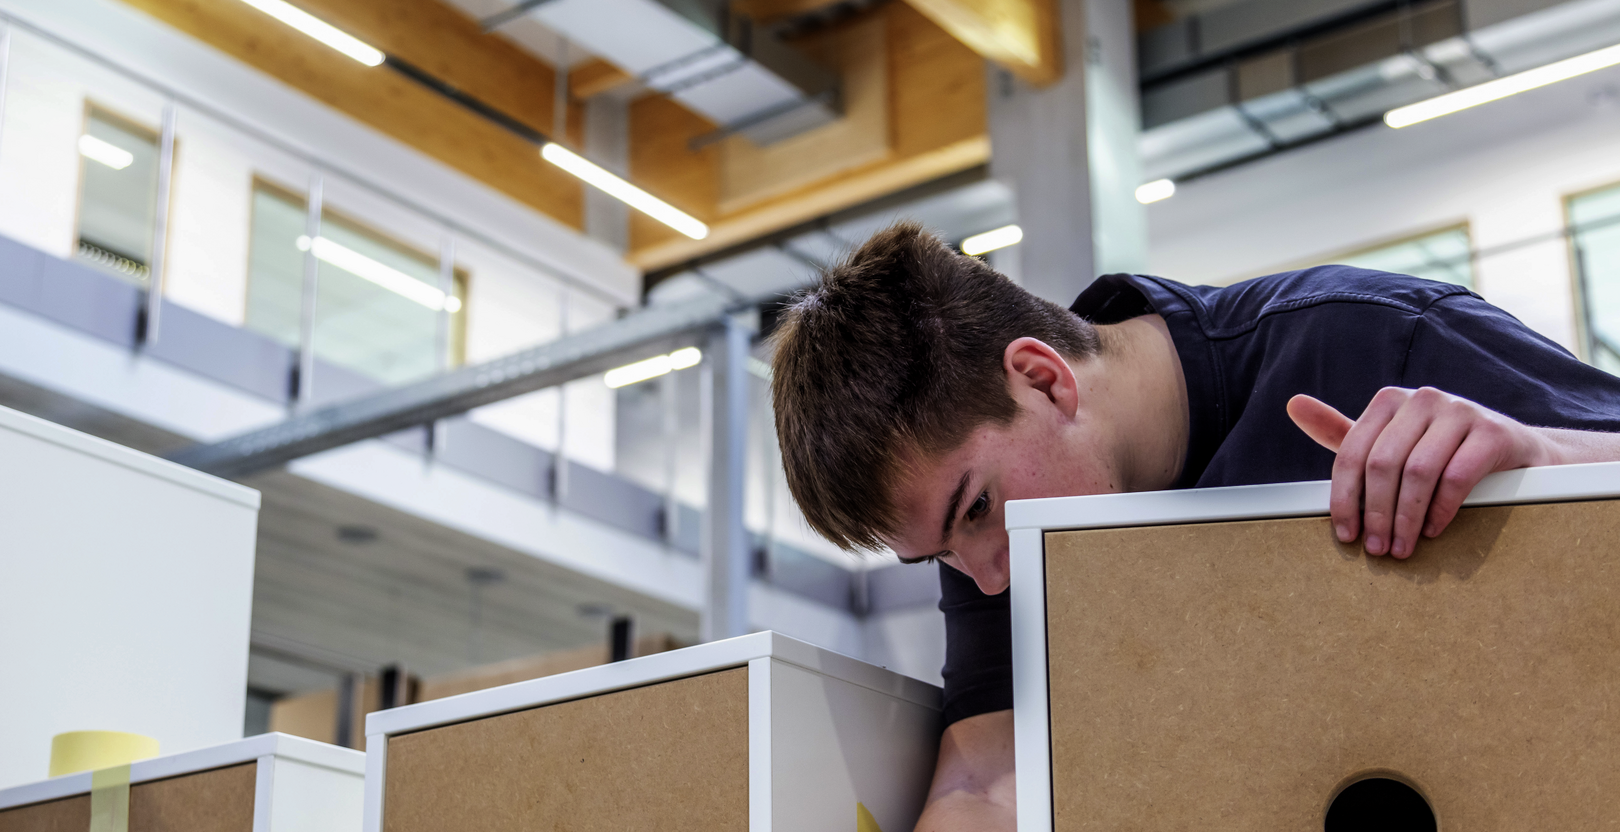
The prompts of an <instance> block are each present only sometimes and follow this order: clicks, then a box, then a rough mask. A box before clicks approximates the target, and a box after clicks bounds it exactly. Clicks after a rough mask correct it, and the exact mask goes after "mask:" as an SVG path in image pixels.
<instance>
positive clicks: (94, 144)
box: [74, 109, 158, 285]
mask: <svg viewBox="0 0 1620 832" xmlns="http://www.w3.org/2000/svg"><path fill="white" fill-rule="evenodd" d="M78 143H79V156H80V157H81V158H80V164H81V168H82V170H83V176H82V177H81V178H80V192H79V229H78V231H79V235H78V236H79V244H78V246H77V249H76V250H75V252H74V256H75V258H76V259H78V260H80V261H83V262H85V263H89V264H91V265H93V266H95V267H96V268H98V269H101V270H103V271H105V272H107V273H109V274H113V275H116V276H118V277H120V278H123V279H125V280H128V281H130V282H133V283H136V284H139V285H145V284H146V281H147V266H148V264H149V263H150V261H151V258H152V234H153V229H154V225H155V213H156V207H155V206H156V205H157V184H158V137H157V134H156V133H155V132H154V131H150V130H146V129H144V128H142V127H140V126H138V125H135V124H132V123H130V122H128V121H125V120H123V119H120V118H118V117H116V116H113V115H111V114H109V113H106V112H104V111H101V110H96V109H92V110H91V111H90V114H89V117H88V118H86V120H85V128H84V133H82V134H81V135H80V136H79V139H78Z"/></svg>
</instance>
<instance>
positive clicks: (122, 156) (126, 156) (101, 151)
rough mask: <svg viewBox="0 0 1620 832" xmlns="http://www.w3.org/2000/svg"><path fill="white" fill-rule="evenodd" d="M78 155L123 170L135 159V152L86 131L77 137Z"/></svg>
mask: <svg viewBox="0 0 1620 832" xmlns="http://www.w3.org/2000/svg"><path fill="white" fill-rule="evenodd" d="M79 155H81V156H83V157H84V158H86V159H94V160H95V161H97V162H100V163H102V164H103V165H106V166H107V167H109V168H112V169H113V170H123V169H124V168H127V167H129V166H130V165H131V164H132V163H134V161H135V154H133V153H131V152H129V151H127V150H125V149H123V148H122V147H119V146H118V145H116V144H113V143H112V142H109V141H103V140H102V139H98V138H96V137H95V136H92V135H89V134H88V133H87V134H85V135H83V136H80V137H79Z"/></svg>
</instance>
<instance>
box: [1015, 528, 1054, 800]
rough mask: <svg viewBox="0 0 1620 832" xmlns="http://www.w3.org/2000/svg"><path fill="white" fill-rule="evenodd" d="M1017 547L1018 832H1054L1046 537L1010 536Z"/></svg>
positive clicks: (1030, 532) (1025, 532) (1031, 532)
mask: <svg viewBox="0 0 1620 832" xmlns="http://www.w3.org/2000/svg"><path fill="white" fill-rule="evenodd" d="M1008 538H1009V545H1010V547H1011V551H1010V555H1009V557H1010V559H1011V567H1010V568H1011V570H1012V586H1011V588H1010V589H1009V590H1008V591H1009V592H1011V593H1012V598H1013V600H1014V601H1015V603H1014V604H1013V605H1012V644H1013V756H1014V763H1015V768H1016V770H1017V772H1018V773H1017V776H1016V781H1015V782H1016V802H1017V807H1018V832H1052V747H1051V720H1050V714H1048V704H1047V702H1048V695H1049V689H1048V687H1047V663H1046V551H1045V550H1046V537H1045V535H1044V534H1042V533H1041V530H1039V529H1017V530H1014V531H1012V532H1009V533H1008Z"/></svg>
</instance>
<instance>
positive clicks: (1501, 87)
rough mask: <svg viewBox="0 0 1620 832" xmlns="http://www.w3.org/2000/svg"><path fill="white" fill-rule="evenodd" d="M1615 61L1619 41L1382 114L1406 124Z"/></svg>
mask: <svg viewBox="0 0 1620 832" xmlns="http://www.w3.org/2000/svg"><path fill="white" fill-rule="evenodd" d="M1616 65H1620V44H1617V45H1615V46H1610V47H1606V48H1603V49H1599V50H1597V51H1596V52H1588V53H1586V54H1585V55H1576V56H1575V57H1573V58H1566V59H1564V60H1562V61H1556V62H1554V63H1550V64H1547V65H1546V66H1539V67H1536V68H1535V69H1527V70H1525V71H1524V72H1520V73H1517V74H1514V75H1509V76H1507V77H1506V78H1498V79H1496V80H1494V81H1486V82H1485V83H1483V84H1476V85H1474V86H1472V87H1465V88H1463V89H1460V90H1457V91H1455V92H1448V93H1446V94H1445V95H1438V96H1435V97H1434V98H1431V99H1429V100H1427V101H1419V102H1418V103H1416V104H1408V105H1406V106H1405V107H1396V108H1395V109H1393V110H1390V111H1389V112H1387V113H1385V114H1384V123H1385V124H1387V125H1389V126H1391V127H1395V128H1401V127H1406V126H1408V125H1412V124H1417V123H1418V122H1420V121H1428V120H1429V119H1431V118H1439V117H1440V116H1444V115H1450V114H1452V113H1455V112H1457V111H1458V110H1466V109H1468V108H1469V107H1477V106H1479V105H1481V104H1488V103H1490V102H1492V101H1497V100H1499V99H1503V98H1507V97H1508V96H1510V95H1517V94H1519V93H1521V92H1527V91H1529V90H1533V89H1535V88H1537V87H1545V86H1547V85H1548V84H1556V83H1558V82H1559V81H1567V80H1569V79H1571V78H1574V77H1576V76H1577V75H1585V74H1586V73H1588V72H1595V71H1597V70H1599V69H1606V68H1608V67H1611V66H1616Z"/></svg>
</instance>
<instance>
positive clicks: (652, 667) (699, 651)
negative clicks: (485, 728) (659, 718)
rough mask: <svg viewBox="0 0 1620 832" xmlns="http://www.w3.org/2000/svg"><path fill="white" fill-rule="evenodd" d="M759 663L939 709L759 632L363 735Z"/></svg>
mask: <svg viewBox="0 0 1620 832" xmlns="http://www.w3.org/2000/svg"><path fill="white" fill-rule="evenodd" d="M761 658H774V659H777V660H779V661H784V662H787V663H789V664H793V665H798V666H799V667H802V668H804V669H805V670H809V671H812V672H815V673H820V674H822V675H825V676H831V677H833V678H835V679H842V680H843V681H846V682H849V683H851V684H856V685H860V686H861V687H865V688H870V689H872V690H875V691H877V692H879V693H885V694H888V695H890V696H893V697H896V698H898V699H903V700H906V701H910V702H914V703H916V704H919V705H923V706H925V707H931V708H936V709H937V708H939V707H940V690H939V688H937V687H934V686H933V685H930V684H928V683H926V682H922V681H918V680H916V679H913V678H911V677H909V676H902V675H901V674H899V673H895V672H894V671H891V670H886V669H884V668H881V667H878V666H876V665H871V664H867V663H866V662H863V661H860V660H858V659H852V658H850V657H848V656H842V655H839V654H837V653H834V652H832V651H831V650H824V649H822V648H820V647H816V646H815V645H812V644H808V643H806V642H803V641H799V640H798V639H794V638H789V637H787V636H784V635H781V634H780V633H774V632H763V633H753V634H751V635H746V636H738V637H736V638H730V639H726V640H724V641H714V642H710V643H708V644H700V645H698V646H696V647H687V648H683V649H680V650H671V651H669V652H667V653H656V654H654V655H651V656H643V657H641V658H638V659H630V660H628V661H622V662H614V663H612V664H605V665H600V666H597V667H588V668H585V669H584V670H575V671H573V672H570V673H559V674H557V675H555V676H545V677H542V678H539V679H530V680H529V681H526V682H516V683H514V684H510V685H502V686H501V687H497V688H490V689H488V690H480V691H473V692H471V693H463V694H460V695H458V696H450V697H446V698H444V699H435V700H432V701H430V702H422V703H420V704H416V705H406V706H404V707H400V708H394V709H391V710H387V711H377V712H375V713H373V714H371V715H369V716H367V717H366V734H367V736H372V735H378V734H381V735H390V736H391V735H394V734H402V733H406V732H408V731H419V730H422V729H424V728H432V727H435V726H439V725H448V724H451V723H455V722H463V721H465V720H469V719H477V718H480V717H486V716H493V715H495V714H500V713H506V712H509V711H517V710H523V709H525V708H533V707H535V706H538V705H547V704H551V703H553V702H562V701H566V700H569V699H579V698H581V697H585V696H593V695H596V694H600V693H609V692H611V691H615V690H624V689H626V688H633V687H639V686H641V685H648V684H652V683H654V682H664V681H668V680H670V679H679V678H681V677H684V676H695V675H697V674H700V673H709V672H712V671H716V670H724V669H726V668H730V667H740V666H743V665H747V664H748V663H749V662H750V661H752V660H754V659H761Z"/></svg>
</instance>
